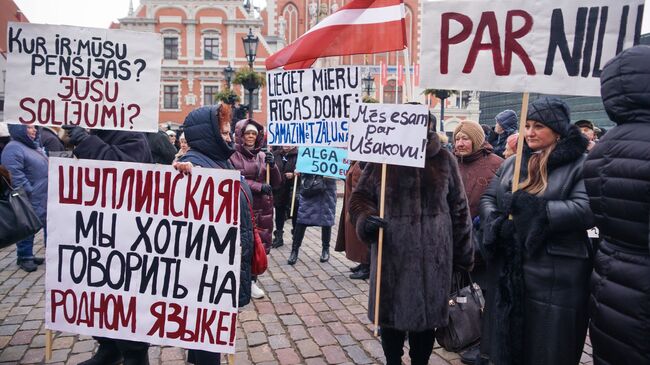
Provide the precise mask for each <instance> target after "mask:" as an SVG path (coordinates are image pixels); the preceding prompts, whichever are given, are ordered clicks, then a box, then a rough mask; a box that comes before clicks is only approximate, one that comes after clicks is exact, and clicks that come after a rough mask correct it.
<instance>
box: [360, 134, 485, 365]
mask: <svg viewBox="0 0 650 365" xmlns="http://www.w3.org/2000/svg"><path fill="white" fill-rule="evenodd" d="M433 125H435V123H433ZM428 139H429V143H428V145H427V150H426V162H425V166H424V168H414V167H406V166H388V167H387V169H388V171H387V179H386V203H387V204H386V206H385V215H384V217H385V218H384V219H381V218H379V217H378V216H379V195H380V186H381V166H380V165H378V164H368V165H366V166H365V168H364V169H363V172H362V173H361V178H360V179H359V183H358V184H357V186H356V188H355V190H354V192H353V193H352V197H351V198H350V205H349V214H350V218H351V222H352V224H353V225H354V226H355V228H356V231H357V235H358V236H359V238H360V239H361V240H363V241H364V242H366V243H367V244H372V247H371V259H370V295H369V303H368V317H369V318H370V320H374V309H375V285H376V284H375V280H376V272H377V245H376V244H374V243H376V242H377V238H378V233H379V228H380V227H384V228H385V231H384V241H383V260H382V266H381V267H382V277H381V296H380V298H381V299H380V303H379V325H380V326H381V337H382V347H383V350H384V355H385V356H386V364H387V365H399V364H401V363H402V362H401V358H402V355H403V354H404V350H403V347H404V339H405V336H406V334H407V332H408V338H409V344H410V351H409V355H410V357H411V364H413V365H425V364H427V363H428V361H429V357H430V356H431V351H432V349H433V341H434V330H435V328H438V327H444V326H446V325H447V323H448V303H447V300H448V296H449V292H450V289H451V277H452V270H453V269H454V268H458V269H464V270H469V269H470V268H471V267H472V260H473V246H472V242H471V230H472V224H471V221H470V216H469V206H468V204H467V198H466V197H465V191H464V189H463V183H462V181H461V178H460V174H459V172H458V165H457V163H456V158H455V157H454V156H453V155H452V154H451V153H450V152H449V151H447V150H446V149H441V145H440V140H439V138H438V136H437V135H436V133H435V132H433V131H430V132H429V134H428Z"/></svg>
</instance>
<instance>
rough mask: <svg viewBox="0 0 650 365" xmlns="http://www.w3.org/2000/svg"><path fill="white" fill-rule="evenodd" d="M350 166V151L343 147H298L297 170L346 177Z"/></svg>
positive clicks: (338, 177)
mask: <svg viewBox="0 0 650 365" xmlns="http://www.w3.org/2000/svg"><path fill="white" fill-rule="evenodd" d="M348 168H350V162H349V161H348V151H346V150H344V149H342V148H330V147H300V148H298V161H297V162H296V171H298V172H300V173H307V174H313V175H322V176H327V177H333V178H336V179H345V174H346V173H347V171H348Z"/></svg>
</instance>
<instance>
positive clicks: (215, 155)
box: [183, 105, 235, 161]
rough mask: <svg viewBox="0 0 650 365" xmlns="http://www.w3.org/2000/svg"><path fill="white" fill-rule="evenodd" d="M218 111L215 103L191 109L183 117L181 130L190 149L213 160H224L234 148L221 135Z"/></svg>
mask: <svg viewBox="0 0 650 365" xmlns="http://www.w3.org/2000/svg"><path fill="white" fill-rule="evenodd" d="M218 111H219V106H217V105H210V106H203V107H200V108H198V109H195V110H193V111H191V112H190V113H189V114H188V115H187V117H185V122H184V123H183V130H184V133H185V140H186V141H187V144H188V145H189V146H190V149H192V150H196V151H199V152H201V153H202V154H204V155H206V156H208V157H209V158H211V159H212V160H214V161H225V160H228V159H229V158H230V156H231V155H232V154H233V153H234V152H235V150H234V149H233V148H232V145H231V144H229V143H227V142H226V141H224V139H223V138H222V137H221V131H220V130H219V122H218V118H217V114H218Z"/></svg>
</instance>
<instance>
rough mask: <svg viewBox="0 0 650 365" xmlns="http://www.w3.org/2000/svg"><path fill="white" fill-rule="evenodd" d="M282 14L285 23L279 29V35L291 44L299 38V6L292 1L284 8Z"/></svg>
mask: <svg viewBox="0 0 650 365" xmlns="http://www.w3.org/2000/svg"><path fill="white" fill-rule="evenodd" d="M282 15H283V17H284V24H282V25H281V26H280V29H278V31H279V33H280V34H279V36H280V38H283V39H284V41H285V42H287V44H289V43H292V42H293V41H295V40H296V38H298V8H297V7H296V6H295V5H293V4H291V3H290V4H288V5H287V6H286V7H285V8H284V11H283V12H282Z"/></svg>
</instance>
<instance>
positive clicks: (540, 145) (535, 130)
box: [526, 120, 560, 151]
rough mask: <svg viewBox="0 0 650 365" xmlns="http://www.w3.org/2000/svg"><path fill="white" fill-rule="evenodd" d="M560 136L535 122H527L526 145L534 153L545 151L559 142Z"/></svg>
mask: <svg viewBox="0 0 650 365" xmlns="http://www.w3.org/2000/svg"><path fill="white" fill-rule="evenodd" d="M559 137H560V135H559V134H557V133H555V132H554V131H553V130H552V129H551V128H549V127H547V126H545V125H544V124H542V123H540V122H536V121H534V120H527V121H526V143H528V147H530V149H532V150H533V151H539V150H543V149H545V148H548V147H550V146H551V145H553V144H554V143H556V142H557V141H558V140H559Z"/></svg>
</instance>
